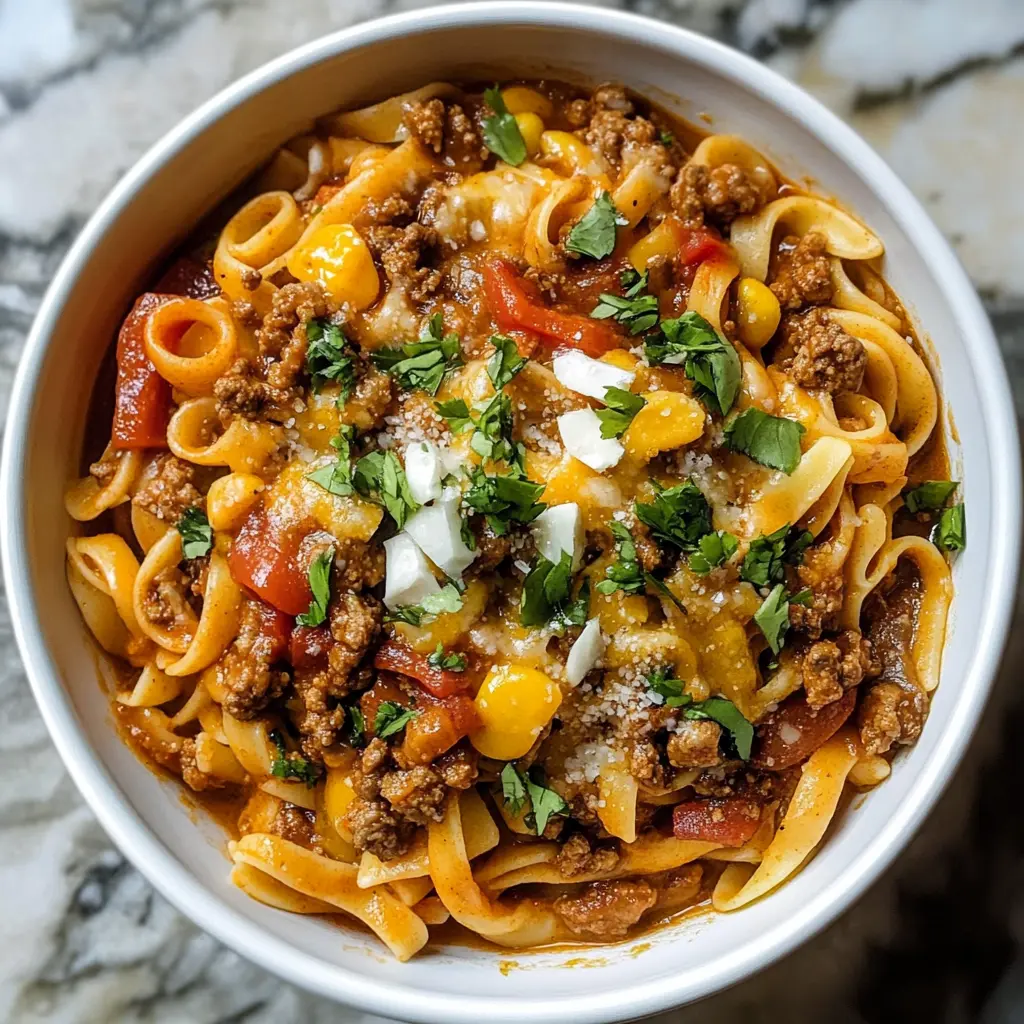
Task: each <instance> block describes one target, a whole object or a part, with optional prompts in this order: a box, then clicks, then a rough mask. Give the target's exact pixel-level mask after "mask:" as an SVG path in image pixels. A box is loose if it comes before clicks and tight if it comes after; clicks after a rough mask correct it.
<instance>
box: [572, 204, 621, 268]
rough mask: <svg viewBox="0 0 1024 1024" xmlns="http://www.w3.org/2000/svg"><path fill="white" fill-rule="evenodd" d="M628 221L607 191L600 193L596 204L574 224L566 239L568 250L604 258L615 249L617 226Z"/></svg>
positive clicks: (595, 257)
mask: <svg viewBox="0 0 1024 1024" xmlns="http://www.w3.org/2000/svg"><path fill="white" fill-rule="evenodd" d="M625 223H626V221H625V220H624V219H623V217H622V215H621V214H620V213H619V211H618V210H617V209H616V208H615V204H614V203H613V202H612V197H611V196H610V195H609V194H608V193H607V192H601V193H599V194H598V197H597V199H595V200H594V205H593V206H591V207H590V209H589V210H587V212H586V213H585V214H584V215H583V216H582V217H581V218H580V219H579V220H578V221H577V222H576V223H575V224H574V225H573V226H572V229H571V230H570V231H569V235H568V237H567V238H566V240H565V248H566V250H567V251H568V252H574V253H576V254H577V255H579V256H590V257H591V258H592V259H595V260H603V259H604V258H605V257H606V256H611V254H612V252H614V250H615V227H616V225H618V224H625Z"/></svg>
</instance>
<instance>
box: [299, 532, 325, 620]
mask: <svg viewBox="0 0 1024 1024" xmlns="http://www.w3.org/2000/svg"><path fill="white" fill-rule="evenodd" d="M333 564H334V548H324V550H323V551H321V552H320V554H318V555H317V556H316V558H314V559H313V561H312V562H310V564H309V589H310V590H311V591H312V592H313V598H312V600H311V601H310V602H309V609H308V611H305V612H303V613H302V614H301V615H298V616H296V618H295V621H296V622H297V623H298V624H299V625H300V626H319V625H321V624H322V623H323V622H324V620H325V619H326V618H327V605H328V604H329V603H330V600H331V566H332V565H333Z"/></svg>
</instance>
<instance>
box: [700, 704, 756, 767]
mask: <svg viewBox="0 0 1024 1024" xmlns="http://www.w3.org/2000/svg"><path fill="white" fill-rule="evenodd" d="M682 714H683V718H691V719H692V718H697V719H699V718H710V719H711V720H712V721H714V722H717V723H718V724H719V725H720V726H721V727H722V728H723V729H725V730H726V731H727V732H728V733H729V735H730V736H731V737H732V742H733V746H734V747H735V748H736V754H737V755H738V756H739V758H740V760H741V761H749V760H750V748H751V746H752V745H753V742H754V727H753V726H752V725H751V724H750V722H748V721H747V720H746V719H745V718H744V717H743V715H742V713H741V712H740V709H739V708H738V707H736V705H735V704H733V702H732V701H731V700H728V699H727V698H726V697H708V699H707V700H702V701H696V702H695V703H693V704H691V705H690V706H689V707H687V708H685V709H684V710H683V713H682Z"/></svg>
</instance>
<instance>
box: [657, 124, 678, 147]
mask: <svg viewBox="0 0 1024 1024" xmlns="http://www.w3.org/2000/svg"><path fill="white" fill-rule="evenodd" d="M658 141H659V142H660V143H661V144H662V145H663V146H674V145H675V141H676V137H675V136H674V135H673V134H672V133H671V132H670V131H666V130H665V129H664V128H662V130H661V131H660V132H658Z"/></svg>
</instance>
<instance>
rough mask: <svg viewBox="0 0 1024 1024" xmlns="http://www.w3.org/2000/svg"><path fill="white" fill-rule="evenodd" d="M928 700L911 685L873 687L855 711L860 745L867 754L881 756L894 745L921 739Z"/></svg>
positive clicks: (896, 684) (883, 683) (876, 684)
mask: <svg viewBox="0 0 1024 1024" xmlns="http://www.w3.org/2000/svg"><path fill="white" fill-rule="evenodd" d="M927 714H928V698H927V697H926V696H925V695H924V693H922V692H921V691H920V690H919V689H917V688H916V687H915V686H913V685H907V686H900V685H899V683H890V682H879V683H875V685H874V686H872V687H871V688H870V689H869V690H868V692H867V693H866V694H865V695H864V697H863V698H862V700H861V702H860V705H859V706H858V708H857V726H858V729H859V730H860V741H861V743H862V744H863V745H864V750H865V751H866V752H867V753H868V754H884V753H885V752H886V751H887V750H888V749H889V748H890V747H891V746H892V745H893V744H894V743H913V742H914V741H915V740H916V739H917V738H918V736H920V735H921V729H922V728H923V727H924V720H925V716H926V715H927Z"/></svg>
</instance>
